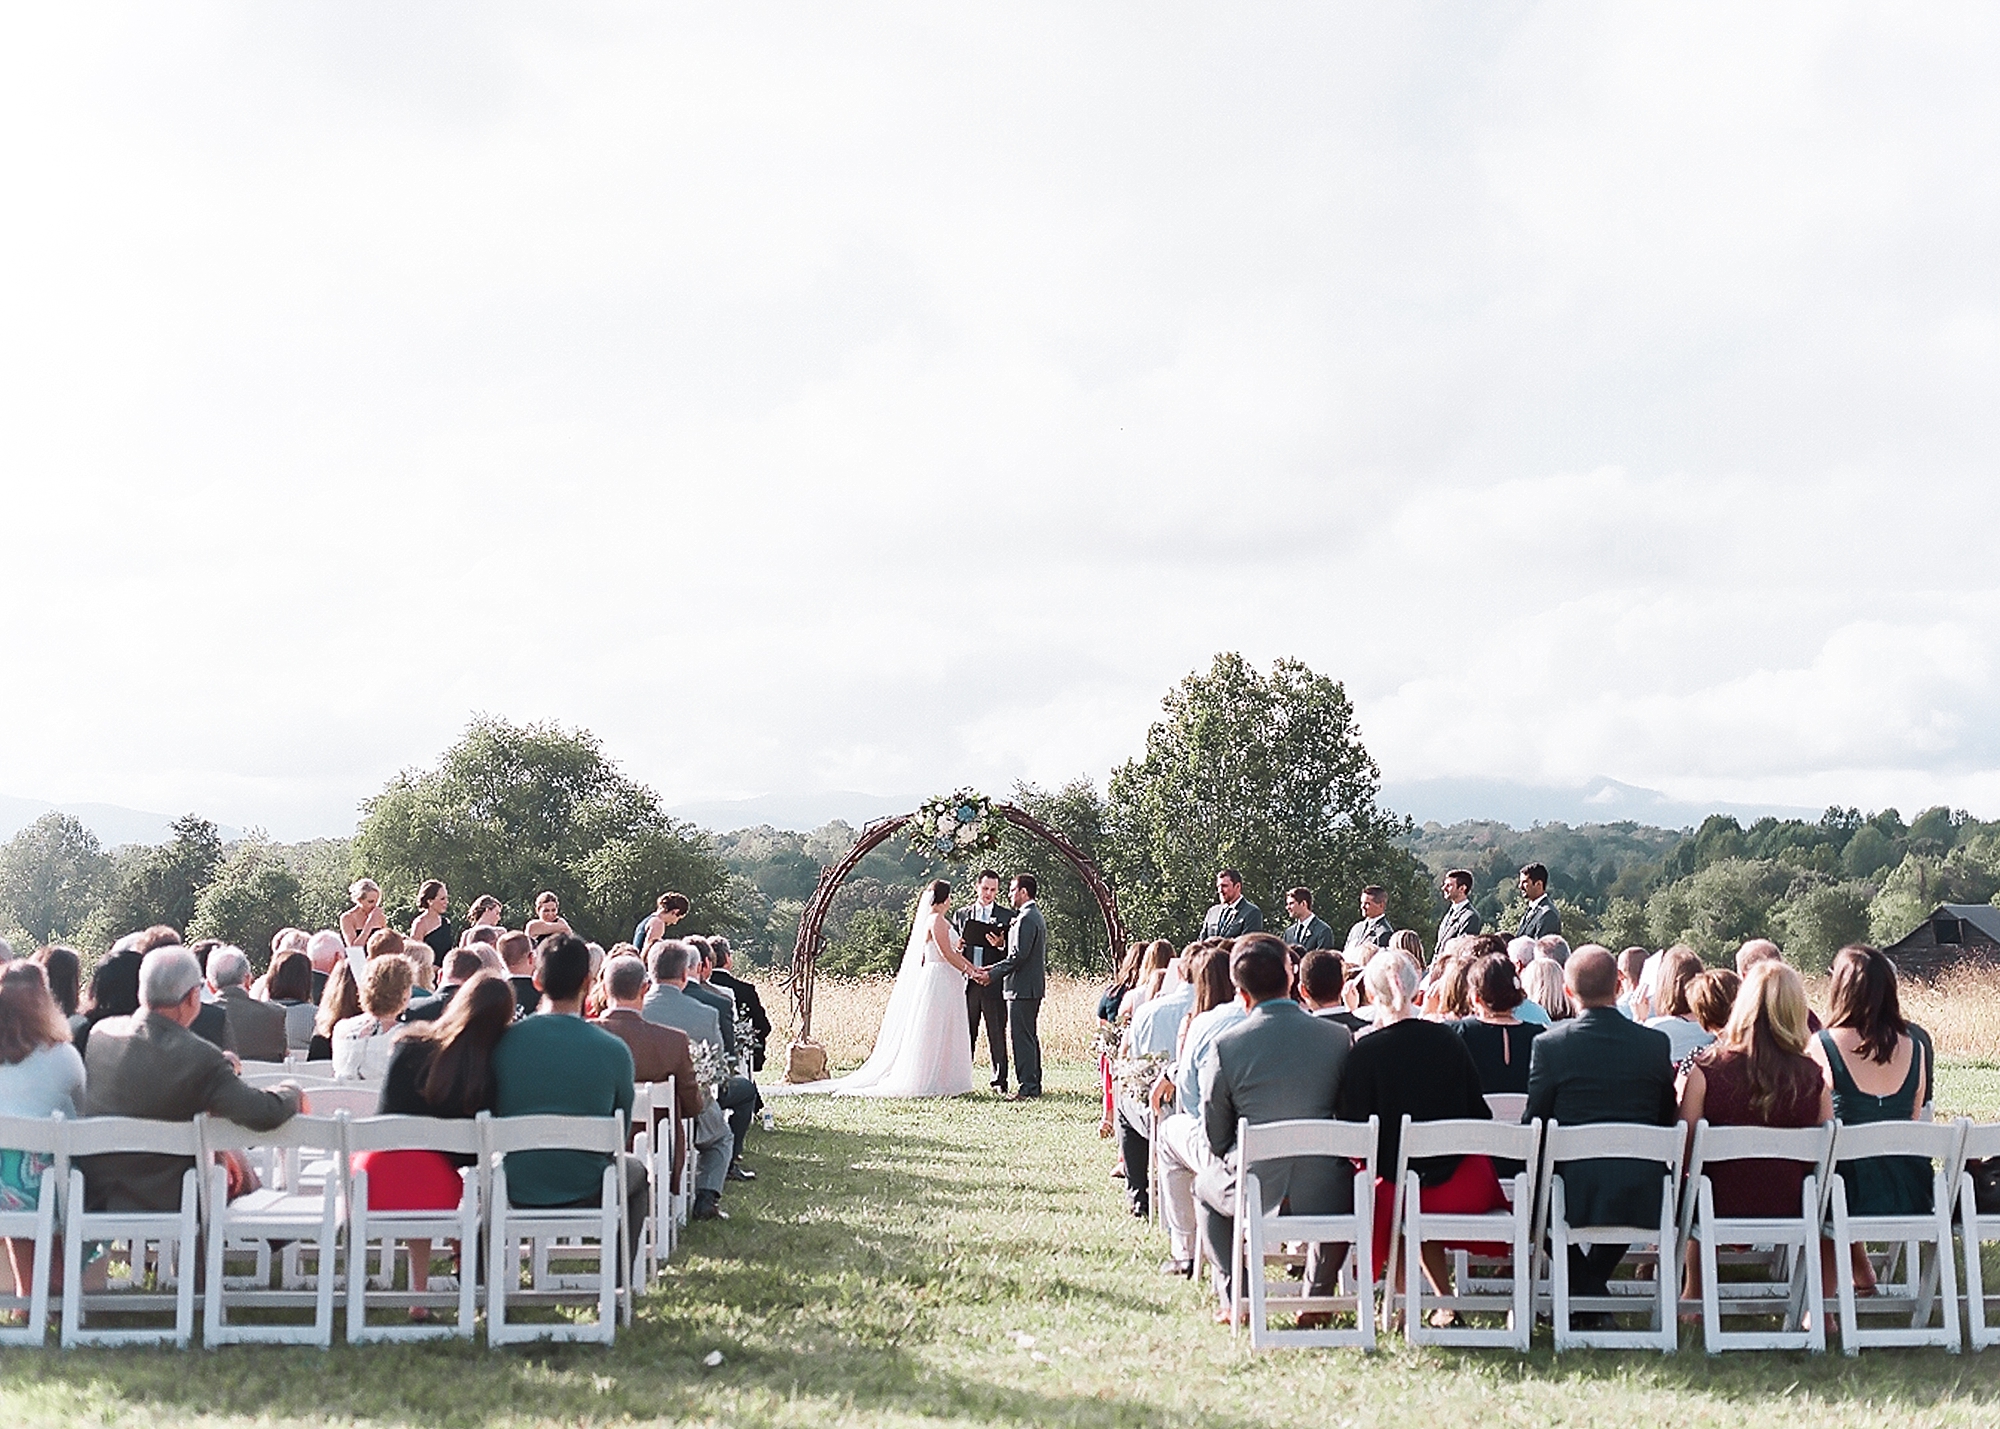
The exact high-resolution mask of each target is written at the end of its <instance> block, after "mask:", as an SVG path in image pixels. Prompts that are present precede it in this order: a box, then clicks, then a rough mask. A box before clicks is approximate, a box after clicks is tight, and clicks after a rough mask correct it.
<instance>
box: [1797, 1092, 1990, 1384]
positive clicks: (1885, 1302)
mask: <svg viewBox="0 0 2000 1429" xmlns="http://www.w3.org/2000/svg"><path fill="white" fill-rule="evenodd" d="M1969 1125H1970V1123H1969V1122H1964V1121H1953V1122H1944V1123H1938V1122H1924V1121H1877V1122H1870V1123H1867V1124H1865V1125H1861V1126H1849V1125H1847V1124H1846V1123H1844V1122H1843V1123H1839V1124H1838V1129H1837V1130H1836V1131H1835V1132H1834V1136H1833V1161H1834V1167H1835V1170H1834V1175H1833V1178H1832V1180H1831V1182H1830V1183H1829V1189H1830V1190H1831V1191H1832V1193H1833V1218H1832V1228H1833V1278H1834V1285H1835V1287H1836V1289H1837V1292H1838V1296H1837V1298H1838V1300H1839V1304H1840V1351H1841V1353H1842V1354H1845V1355H1855V1354H1859V1353H1860V1352H1861V1350H1862V1348H1863V1347H1864V1346H1869V1347H1875V1348H1890V1347H1898V1346H1904V1347H1907V1346H1913V1345H1943V1346H1944V1347H1945V1348H1946V1349H1948V1350H1950V1351H1951V1352H1952V1353H1953V1354H1957V1353H1958V1350H1959V1330H1958V1273H1957V1267H1956V1266H1954V1265H1953V1264H1952V1239H1951V1203H1952V1189H1953V1183H1954V1180H1955V1178H1956V1177H1957V1175H1958V1173H1959V1168H1960V1166H1961V1165H1962V1164H1963V1163H1962V1159H1961V1153H1960V1147H1961V1146H1962V1144H1963V1143H1964V1141H1965V1132H1966V1128H1967V1126H1969ZM1873 1156H1911V1157H1918V1158H1922V1159H1923V1160H1924V1161H1926V1162H1935V1163H1936V1165H1935V1166H1934V1167H1933V1169H1932V1171H1931V1204H1930V1208H1929V1209H1928V1210H1924V1211H1919V1212H1916V1213H1914V1214H1912V1215H1907V1216H1860V1215H1854V1214H1851V1213H1850V1212H1849V1210H1848V1208H1847V1183H1846V1182H1845V1181H1844V1180H1843V1179H1842V1178H1841V1176H1840V1173H1839V1166H1840V1163H1841V1162H1843V1161H1859V1160H1862V1159H1865V1158H1867V1157H1873ZM1869 1241H1877V1242H1882V1241H1886V1242H1888V1243H1889V1246H1890V1251H1889V1254H1888V1255H1887V1256H1886V1257H1884V1258H1883V1262H1882V1264H1881V1265H1880V1266H1879V1268H1878V1269H1877V1272H1876V1281H1875V1293H1874V1295H1872V1296H1870V1297H1868V1298H1867V1299H1862V1300H1857V1298H1856V1296H1855V1293H1854V1260H1853V1257H1852V1255H1851V1254H1850V1252H1849V1250H1848V1247H1849V1246H1852V1245H1859V1246H1862V1247H1863V1248H1864V1250H1863V1253H1864V1254H1865V1253H1866V1249H1865V1248H1866V1245H1867V1243H1868V1242H1869ZM1925 1246H1929V1247H1930V1248H1931V1259H1930V1263H1929V1264H1928V1265H1926V1264H1925V1263H1924V1256H1923V1249H1924V1247H1925ZM1898 1262H1900V1263H1901V1266H1902V1272H1903V1274H1902V1278H1901V1279H1900V1280H1897V1279H1892V1278H1891V1275H1892V1272H1893V1271H1894V1269H1895V1267H1896V1265H1897V1263H1898ZM1940 1304H1942V1308H1943V1314H1942V1315H1941V1316H1940V1317H1939V1318H1940V1319H1941V1320H1942V1322H1943V1323H1941V1324H1939V1325H1936V1326H1933V1325H1932V1324H1931V1312H1932V1310H1933V1309H1934V1308H1937V1307H1938V1306H1939V1305H1940ZM1881 1314H1898V1315H1907V1316H1908V1321H1907V1323H1905V1324H1902V1325H1888V1326H1883V1325H1864V1324H1863V1323H1862V1321H1861V1316H1863V1315H1881Z"/></svg>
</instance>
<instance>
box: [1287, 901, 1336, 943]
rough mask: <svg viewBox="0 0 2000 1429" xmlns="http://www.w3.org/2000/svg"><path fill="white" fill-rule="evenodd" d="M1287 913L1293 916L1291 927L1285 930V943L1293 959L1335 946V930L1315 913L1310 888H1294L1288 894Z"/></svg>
mask: <svg viewBox="0 0 2000 1429" xmlns="http://www.w3.org/2000/svg"><path fill="white" fill-rule="evenodd" d="M1285 911H1286V912H1287V913H1289V914H1291V915H1292V921H1291V925H1290V926H1289V927H1287V928H1286V929H1285V942H1286V943H1287V944H1289V945H1290V947H1291V949H1292V955H1293V957H1295V958H1303V957H1305V955H1306V954H1307V953H1316V952H1318V951H1320V949H1322V948H1331V947H1332V946H1333V929H1332V928H1331V927H1329V926H1328V925H1327V921H1326V919H1324V918H1322V917H1320V916H1319V914H1317V913H1315V912H1313V891H1312V890H1311V889H1310V888H1294V889H1293V890H1292V891H1291V892H1290V893H1287V894H1286V895H1285Z"/></svg>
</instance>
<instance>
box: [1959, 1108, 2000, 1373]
mask: <svg viewBox="0 0 2000 1429" xmlns="http://www.w3.org/2000/svg"><path fill="white" fill-rule="evenodd" d="M1994 1156H2000V1122H1975V1123H1972V1124H1970V1125H1968V1126H1967V1127H1966V1128H1965V1136H1964V1138H1963V1139H1962V1140H1961V1141H1960V1143H1959V1148H1958V1174H1957V1176H1956V1177H1955V1178H1954V1182H1953V1184H1954V1185H1955V1186H1956V1187H1957V1194H1958V1223H1959V1225H1958V1229H1959V1238H1960V1242H1961V1244H1962V1246H1963V1250H1964V1255H1965V1335H1966V1338H1967V1339H1968V1340H1970V1341H1971V1342H1972V1348H1973V1349H1975V1350H1983V1349H1985V1348H1986V1347H1987V1346H1988V1345H1991V1344H1996V1343H2000V1324H1990V1323H1988V1321H1987V1318H1986V1316H1987V1313H1988V1312H1989V1311H1991V1310H1995V1309H2000V1306H1996V1305H1995V1303H1994V1301H1995V1300H2000V1296H1995V1297H1992V1298H1989V1297H1988V1296H1987V1293H1986V1276H1985V1268H1984V1267H1983V1266H1982V1265H1981V1264H1980V1252H1981V1251H1982V1250H1983V1249H1984V1248H1985V1245H1986V1242H1988V1241H2000V1215H1994V1214H1990V1213H1989V1214H1982V1213H1981V1212H1980V1209H1979V1202H1978V1196H1977V1187H1976V1186H1975V1185H1974V1182H1973V1176H1972V1163H1973V1162H1974V1161H1984V1160H1987V1159H1988V1158H1989V1157H1994Z"/></svg>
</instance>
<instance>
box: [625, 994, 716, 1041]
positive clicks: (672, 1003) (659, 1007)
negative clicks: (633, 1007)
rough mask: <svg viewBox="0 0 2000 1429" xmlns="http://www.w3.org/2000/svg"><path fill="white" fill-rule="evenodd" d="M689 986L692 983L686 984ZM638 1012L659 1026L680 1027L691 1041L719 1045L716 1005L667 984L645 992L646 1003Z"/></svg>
mask: <svg viewBox="0 0 2000 1429" xmlns="http://www.w3.org/2000/svg"><path fill="white" fill-rule="evenodd" d="M688 986H690V987H692V986H694V984H693V983H689V984H688ZM639 1015H640V1016H641V1017H643V1018H645V1019H646V1020H647V1021H648V1022H657V1023H659V1024H660V1026H662V1027H676V1028H679V1029H680V1030H681V1031H682V1032H685V1033H686V1034H687V1035H688V1038H689V1040H690V1041H699V1042H707V1043H711V1044H712V1045H714V1046H715V1047H717V1048H720V1047H721V1046H722V1027H721V1019H720V1018H718V1017H717V1016H716V1015H715V1008H714V1007H712V1006H710V1005H709V1004H708V1003H706V1002H697V1001H696V1000H695V999H694V998H692V997H689V996H688V995H687V994H686V993H685V992H683V991H681V990H680V989H679V988H677V987H674V986H673V985H672V984H670V983H662V984H661V985H660V986H658V987H656V988H654V989H653V990H652V991H651V992H649V993H647V994H646V1004H645V1007H644V1008H643V1009H642V1010H641V1011H640V1013H639Z"/></svg>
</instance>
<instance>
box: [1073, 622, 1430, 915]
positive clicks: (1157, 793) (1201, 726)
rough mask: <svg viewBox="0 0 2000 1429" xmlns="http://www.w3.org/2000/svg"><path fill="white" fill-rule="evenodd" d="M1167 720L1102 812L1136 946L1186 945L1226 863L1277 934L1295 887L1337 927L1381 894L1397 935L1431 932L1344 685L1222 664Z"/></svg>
mask: <svg viewBox="0 0 2000 1429" xmlns="http://www.w3.org/2000/svg"><path fill="white" fill-rule="evenodd" d="M1163 709H1164V713H1165V718H1163V719H1161V720H1160V721H1159V722H1157V723H1155V724H1154V725H1153V726H1152V728H1151V729H1150V730H1148V731H1147V734H1146V753H1145V756H1144V757H1143V758H1141V759H1136V760H1130V761H1128V762H1126V763H1125V764H1123V765H1121V766H1119V768H1118V769H1117V770H1116V771H1114V772H1113V774H1112V776H1111V785H1110V791H1109V797H1108V799H1107V801H1106V804H1107V807H1106V811H1105V827H1106V833H1107V842H1106V846H1105V855H1106V860H1107V862H1108V865H1109V867H1108V868H1107V872H1109V873H1110V874H1111V876H1112V877H1113V878H1114V880H1115V882H1116V885H1117V888H1118V895H1119V900H1120V902H1121V904H1123V906H1124V907H1125V910H1126V919H1127V922H1128V924H1129V925H1130V926H1131V928H1132V931H1133V933H1134V935H1135V936H1139V937H1146V936H1171V937H1173V938H1175V939H1177V940H1178V939H1185V938H1188V937H1191V936H1192V935H1193V934H1194V933H1195V931H1196V930H1197V928H1198V927H1199V925H1200V922H1201V915H1202V910H1203V909H1204V908H1206V907H1207V905H1208V904H1209V903H1210V902H1211V901H1213V898H1214V889H1215V873H1216V870H1217V869H1219V868H1222V867H1223V866H1225V865H1232V866H1234V867H1235V868H1237V869H1239V870H1240V871H1241V872H1242V874H1243V881H1244V885H1245V888H1246V890H1247V891H1248V892H1249V893H1250V895H1251V896H1252V897H1253V898H1254V899H1255V901H1256V902H1257V903H1259V904H1260V905H1261V906H1262V907H1263V908H1264V909H1265V910H1266V913H1267V916H1268V917H1269V918H1270V919H1271V920H1273V922H1274V923H1275V922H1276V921H1277V920H1279V919H1282V918H1283V916H1284V898H1283V892H1284V889H1286V888H1287V887H1289V886H1290V885H1292V884H1297V883H1302V884H1305V885H1306V886H1308V887H1310V888H1312V889H1314V890H1315V893H1316V894H1317V899H1318V902H1319V904H1320V905H1321V906H1323V907H1325V908H1326V909H1328V910H1330V911H1331V912H1332V913H1333V915H1334V916H1335V917H1336V918H1337V917H1338V910H1339V909H1340V908H1341V907H1342V906H1343V905H1344V904H1345V903H1346V902H1347V900H1348V899H1350V898H1352V897H1353V896H1354V893H1355V892H1356V891H1357V890H1358V889H1359V888H1360V887H1361V886H1362V885H1363V884H1367V883H1379V884H1381V885H1382V886H1383V887H1384V888H1386V889H1388V891H1389V896H1390V914H1391V916H1392V917H1393V918H1395V919H1396V921H1397V922H1398V923H1399V924H1406V925H1409V926H1412V927H1417V928H1425V927H1427V926H1428V925H1429V924H1430V923H1432V922H1433V921H1434V920H1435V918H1436V916H1437V899H1436V895H1435V893H1434V892H1433V890H1432V888H1431V884H1430V878H1429V875H1428V874H1427V873H1426V871H1425V870H1424V868H1423V865H1422V864H1421V863H1419V862H1418V861H1417V859H1416V857H1415V856H1414V855H1413V854H1411V853H1410V852H1409V850H1408V849H1407V848H1405V847H1403V846H1402V841H1404V840H1407V839H1409V838H1411V837H1413V836H1414V834H1415V832H1416V831H1415V827H1414V826H1413V825H1412V824H1411V823H1410V821H1409V820H1408V819H1407V818H1399V817H1398V816H1396V815H1395V814H1392V813H1390V812H1389V811H1388V810H1387V809H1385V808H1383V807H1382V806H1381V805H1380V804H1379V803H1378V802H1377V794H1378V792H1379V790H1380V787H1381V772H1380V771H1379V770H1378V769H1377V768H1376V765H1375V761H1374V760H1373V759H1371V758H1370V757H1369V755H1368V751H1367V749H1366V748H1364V747H1363V745H1362V743H1361V735H1360V732H1359V731H1358V730H1357V729H1356V728H1355V726H1354V707H1353V705H1352V704H1351V703H1350V702H1349V700H1348V698H1347V691H1346V690H1345V689H1344V688H1343V687H1342V686H1341V685H1340V683H1339V682H1338V681H1335V680H1331V679H1328V678H1327V677H1326V676H1324V675H1320V674H1316V673H1315V672H1314V671H1312V670H1311V669H1309V668H1308V667H1307V666H1305V665H1304V664H1301V663H1300V662H1299V661H1297V660H1279V661H1278V662H1277V663H1276V664H1275V665H1273V666H1272V668H1271V673H1270V674H1269V675H1268V676H1266V675H1263V674H1261V673H1260V672H1259V671H1258V670H1256V669H1255V668H1254V667H1253V666H1251V665H1250V664H1249V663H1248V662H1247V661H1245V660H1244V658H1243V657H1242V656H1241V655H1237V654H1234V653H1227V654H1222V655H1218V656H1216V657H1215V662H1214V663H1213V664H1212V665H1211V666H1210V667H1209V669H1208V670H1207V671H1206V672H1201V671H1197V672H1195V673H1194V674H1191V675H1189V676H1188V677H1187V678H1186V679H1184V680H1182V681H1181V683H1180V684H1179V685H1178V686H1176V687H1175V688H1174V689H1173V690H1172V691H1170V692H1169V693H1168V695H1167V697H1166V699H1165V701H1164V702H1163Z"/></svg>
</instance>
